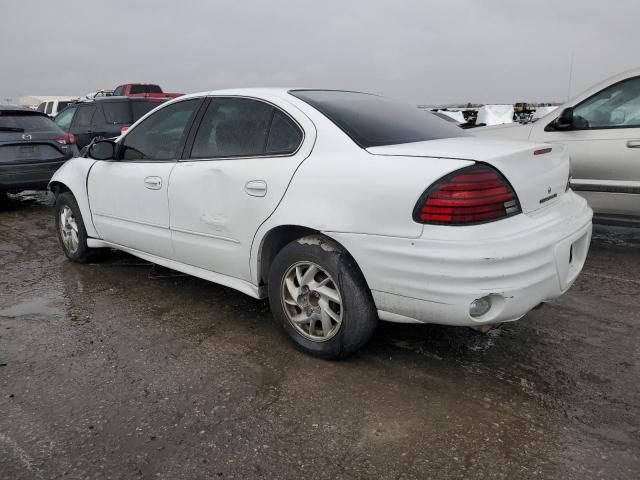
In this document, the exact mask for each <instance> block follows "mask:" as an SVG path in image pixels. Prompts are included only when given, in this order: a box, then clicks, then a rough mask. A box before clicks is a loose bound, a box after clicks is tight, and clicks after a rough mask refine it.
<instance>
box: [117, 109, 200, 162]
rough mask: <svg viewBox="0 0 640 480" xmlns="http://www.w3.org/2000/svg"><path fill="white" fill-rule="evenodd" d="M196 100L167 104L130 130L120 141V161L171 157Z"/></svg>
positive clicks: (183, 132)
mask: <svg viewBox="0 0 640 480" xmlns="http://www.w3.org/2000/svg"><path fill="white" fill-rule="evenodd" d="M199 102H200V99H197V98H195V99H192V100H184V101H181V102H177V103H173V104H171V105H168V106H166V107H164V108H162V109H160V110H158V111H157V112H155V113H154V114H152V115H151V116H149V117H147V118H146V119H145V120H144V121H143V122H142V123H140V124H139V125H138V126H136V127H135V128H134V129H133V130H131V131H130V132H129V133H128V134H127V136H126V137H125V138H124V141H123V143H122V151H121V154H120V156H121V158H122V159H123V160H174V159H176V158H177V157H178V147H179V146H180V144H181V142H182V140H183V137H184V136H185V134H186V129H187V126H188V125H189V122H190V121H191V117H192V116H193V114H194V112H195V110H196V108H197V106H198V104H199Z"/></svg>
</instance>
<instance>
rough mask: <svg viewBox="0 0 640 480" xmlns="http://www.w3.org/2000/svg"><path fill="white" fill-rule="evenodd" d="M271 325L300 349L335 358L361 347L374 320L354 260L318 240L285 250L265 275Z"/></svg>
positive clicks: (310, 238) (324, 240) (326, 240)
mask: <svg viewBox="0 0 640 480" xmlns="http://www.w3.org/2000/svg"><path fill="white" fill-rule="evenodd" d="M268 291H269V303H270V305H271V310H272V312H273V315H274V317H275V319H276V322H277V323H278V324H279V325H280V326H281V328H282V329H283V330H284V332H285V333H286V334H287V336H288V337H289V338H290V339H291V340H292V341H293V343H294V344H295V345H296V347H298V348H299V349H300V350H302V351H304V352H306V353H309V354H311V355H314V356H316V357H320V358H324V359H337V358H341V357H344V356H346V355H349V354H351V353H353V352H355V351H357V350H359V349H360V348H361V347H362V346H364V345H365V344H366V343H367V342H368V341H369V339H370V338H371V336H372V335H373V332H374V331H375V328H376V325H377V321H378V317H377V312H376V309H375V306H374V303H373V299H372V298H371V293H370V291H369V288H368V287H367V284H366V282H365V280H364V277H363V276H362V273H361V272H360V269H359V268H358V266H357V265H356V263H355V261H354V260H353V258H352V257H351V256H350V255H349V254H348V253H347V252H346V251H345V250H344V249H343V248H341V247H340V246H339V245H337V244H336V243H335V242H333V241H331V240H330V239H329V238H327V237H325V236H322V235H310V236H307V237H304V238H300V239H298V240H294V241H293V242H291V243H289V244H288V245H286V246H285V247H284V248H283V249H282V250H281V251H280V252H279V253H278V255H277V256H276V258H275V259H274V261H273V264H272V265H271V268H270V271H269V283H268Z"/></svg>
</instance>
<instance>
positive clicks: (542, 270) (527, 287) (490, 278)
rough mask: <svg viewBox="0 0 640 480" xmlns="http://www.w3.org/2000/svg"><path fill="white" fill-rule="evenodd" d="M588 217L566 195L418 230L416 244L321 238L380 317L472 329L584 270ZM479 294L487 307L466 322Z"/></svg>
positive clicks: (516, 312) (523, 309)
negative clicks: (499, 214) (487, 219)
mask: <svg viewBox="0 0 640 480" xmlns="http://www.w3.org/2000/svg"><path fill="white" fill-rule="evenodd" d="M591 218H592V211H591V209H590V208H589V207H588V206H587V203H586V202H585V201H584V199H582V198H580V197H579V196H577V195H575V194H574V193H572V192H570V193H568V194H566V195H563V196H562V197H561V199H559V200H558V201H557V202H556V203H555V204H554V205H550V206H549V207H547V208H544V209H540V210H538V211H536V212H534V213H532V214H527V215H525V214H522V215H516V216H514V217H511V218H509V219H505V220H502V221H498V222H493V223H489V224H485V225H477V226H469V227H443V226H425V228H424V231H423V235H422V237H421V238H419V239H403V238H397V237H381V236H374V235H358V234H344V233H334V232H327V235H329V236H331V237H333V238H334V239H336V240H337V241H339V242H340V243H341V244H342V245H344V247H345V248H346V249H347V250H348V251H349V252H350V253H351V254H352V255H353V257H354V258H355V260H356V262H357V263H358V265H359V266H360V268H361V270H362V272H363V274H364V276H365V279H366V281H367V283H368V285H369V288H370V289H371V292H372V294H373V299H374V301H375V303H376V307H377V309H378V313H379V315H380V318H381V319H383V320H390V321H396V322H406V323H411V322H418V323H441V324H447V325H466V326H475V325H483V324H491V323H500V322H506V321H511V320H517V319H518V318H520V317H522V316H523V315H524V314H526V313H527V312H528V311H529V310H531V309H532V308H533V307H535V306H536V305H538V304H540V303H541V302H544V301H546V300H550V299H552V298H555V297H558V296H560V295H561V294H562V293H564V292H565V291H566V290H567V289H568V288H569V287H570V286H571V285H572V283H573V281H574V280H575V278H576V277H577V276H578V273H580V271H581V270H582V267H583V265H584V261H585V259H586V255H587V251H588V249H589V243H590V240H591ZM570 251H571V253H570ZM570 256H571V262H570V261H569V260H570ZM485 296H490V297H491V304H492V307H491V309H490V310H489V311H488V312H487V313H486V314H484V315H482V316H480V317H478V318H474V317H471V316H470V314H469V306H470V303H471V302H472V301H473V300H475V299H477V298H480V297H485Z"/></svg>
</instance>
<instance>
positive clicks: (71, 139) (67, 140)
mask: <svg viewBox="0 0 640 480" xmlns="http://www.w3.org/2000/svg"><path fill="white" fill-rule="evenodd" d="M56 142H58V143H59V144H61V145H72V144H74V143H76V136H75V135H74V134H73V133H65V134H64V135H63V136H61V137H58V138H56Z"/></svg>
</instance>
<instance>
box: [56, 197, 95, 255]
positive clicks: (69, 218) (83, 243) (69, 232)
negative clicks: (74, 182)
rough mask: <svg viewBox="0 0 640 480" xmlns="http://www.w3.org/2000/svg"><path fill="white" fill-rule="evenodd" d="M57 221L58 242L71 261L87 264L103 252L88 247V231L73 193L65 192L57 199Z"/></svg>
mask: <svg viewBox="0 0 640 480" xmlns="http://www.w3.org/2000/svg"><path fill="white" fill-rule="evenodd" d="M55 219H56V233H57V235H58V240H59V241H60V245H61V246H62V251H63V252H64V254H65V255H66V256H67V258H68V259H69V260H71V261H72V262H77V263H87V262H88V261H89V260H90V259H91V258H92V257H93V256H94V255H95V251H96V250H101V249H92V248H89V247H88V246H87V230H86V229H85V227H84V221H83V219H82V214H81V213H80V208H79V207H78V203H77V202H76V199H75V197H74V196H73V194H72V193H71V192H63V193H61V194H60V195H58V197H57V198H56V205H55Z"/></svg>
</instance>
